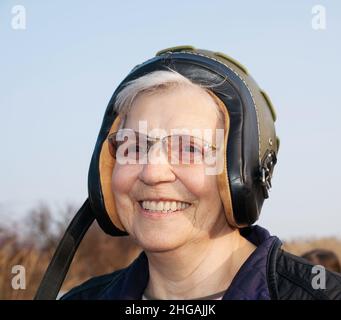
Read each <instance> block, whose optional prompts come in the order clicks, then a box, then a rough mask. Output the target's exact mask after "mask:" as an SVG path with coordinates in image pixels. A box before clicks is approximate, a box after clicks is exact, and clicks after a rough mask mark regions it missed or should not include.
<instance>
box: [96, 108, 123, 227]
mask: <svg viewBox="0 0 341 320" xmlns="http://www.w3.org/2000/svg"><path fill="white" fill-rule="evenodd" d="M121 123H122V119H121V117H120V116H119V115H117V117H116V118H115V120H114V121H113V123H112V126H111V128H110V130H109V132H108V134H107V136H106V138H105V139H104V141H103V144H102V147H101V150H100V154H99V161H98V175H99V183H100V190H101V194H102V198H103V205H102V208H103V209H104V210H105V214H106V216H105V218H103V213H101V214H99V215H97V217H96V219H97V221H98V223H99V225H100V226H101V227H102V228H103V226H105V228H107V225H108V218H109V220H110V222H111V223H112V224H113V226H114V227H116V228H118V229H119V230H120V231H122V232H125V231H126V230H125V228H124V226H123V224H122V222H121V220H120V218H119V216H118V214H117V210H116V205H115V197H114V194H113V192H112V190H111V181H112V173H113V170H114V167H115V163H116V160H115V159H114V158H113V157H112V155H111V153H110V148H109V143H108V139H107V137H108V136H109V135H110V134H111V133H113V132H116V131H118V130H119V128H120V125H121ZM109 227H110V226H109ZM104 230H106V229H104Z"/></svg>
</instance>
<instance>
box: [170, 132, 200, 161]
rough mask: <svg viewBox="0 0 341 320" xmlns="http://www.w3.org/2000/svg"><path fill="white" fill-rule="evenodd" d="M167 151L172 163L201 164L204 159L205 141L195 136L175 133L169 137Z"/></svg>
mask: <svg viewBox="0 0 341 320" xmlns="http://www.w3.org/2000/svg"><path fill="white" fill-rule="evenodd" d="M167 151H168V160H169V161H171V163H172V164H199V163H202V161H203V157H204V153H205V143H204V141H203V140H201V139H199V138H197V137H194V136H190V135H173V136H170V137H169V138H168V144H167Z"/></svg>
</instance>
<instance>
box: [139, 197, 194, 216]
mask: <svg viewBox="0 0 341 320" xmlns="http://www.w3.org/2000/svg"><path fill="white" fill-rule="evenodd" d="M148 201H149V200H148ZM151 201H156V200H151ZM159 201H161V200H159ZM173 201H175V200H173ZM137 203H138V207H139V212H140V213H141V214H142V215H143V216H145V217H147V218H166V217H172V216H176V215H178V214H181V213H183V212H184V211H185V210H187V209H188V208H190V207H191V206H192V205H191V204H190V206H189V207H187V208H185V209H181V210H176V211H171V212H167V213H163V212H162V211H150V210H146V209H143V207H142V200H141V201H138V202H137ZM186 203H187V202H186Z"/></svg>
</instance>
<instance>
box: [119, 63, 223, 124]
mask: <svg viewBox="0 0 341 320" xmlns="http://www.w3.org/2000/svg"><path fill="white" fill-rule="evenodd" d="M183 86H188V87H192V88H200V89H202V90H205V91H206V92H209V93H210V95H211V96H212V92H210V90H209V89H208V88H209V87H210V86H203V85H199V84H196V83H194V82H192V81H191V80H189V79H188V78H186V77H184V76H183V75H181V74H180V73H178V72H176V71H175V70H172V69H170V68H168V70H159V71H153V72H151V73H148V74H146V75H144V76H141V77H139V78H137V79H135V80H131V81H129V82H128V83H126V84H125V85H124V88H123V89H122V90H121V91H120V92H119V93H118V94H117V96H116V100H115V104H114V106H113V110H114V111H116V112H117V113H118V114H119V115H120V116H121V117H122V118H124V120H123V122H122V123H121V125H120V129H121V128H123V127H124V123H125V120H126V116H127V114H128V113H129V111H130V109H131V107H132V105H133V102H134V100H135V99H136V97H137V96H138V95H140V94H142V93H154V92H157V91H160V90H165V89H169V88H174V87H183ZM215 102H216V101H215ZM214 111H215V112H216V113H217V115H218V117H219V118H220V115H221V111H220V110H219V107H218V105H217V104H216V109H215V110H214Z"/></svg>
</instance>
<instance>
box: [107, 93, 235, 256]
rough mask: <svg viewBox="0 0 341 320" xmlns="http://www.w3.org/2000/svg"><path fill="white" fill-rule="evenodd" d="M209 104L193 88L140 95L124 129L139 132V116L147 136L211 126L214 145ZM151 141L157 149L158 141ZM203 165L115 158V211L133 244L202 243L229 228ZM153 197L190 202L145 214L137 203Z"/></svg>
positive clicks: (218, 123)
mask: <svg viewBox="0 0 341 320" xmlns="http://www.w3.org/2000/svg"><path fill="white" fill-rule="evenodd" d="M215 108H216V104H215V102H214V100H213V99H212V97H211V96H210V95H209V94H208V93H206V92H205V91H204V90H202V89H199V88H190V87H177V88H171V89H166V90H162V91H159V92H156V93H153V94H141V95H139V96H138V97H137V99H136V100H135V101H134V103H133V105H132V108H131V111H130V112H129V114H128V116H127V121H126V124H125V128H130V129H133V130H135V131H140V130H139V121H141V120H142V121H146V122H147V128H148V129H147V133H148V134H149V135H150V132H151V130H153V129H154V132H155V130H156V129H163V130H165V131H166V133H167V135H170V134H171V130H172V129H175V128H177V129H179V128H180V129H183V128H186V129H188V130H190V131H191V130H192V129H197V130H199V132H202V134H203V133H204V129H211V130H212V133H213V139H212V142H213V143H214V142H215V141H216V140H215V130H216V129H217V128H220V129H222V128H224V126H223V122H222V120H220V119H219V118H218V115H217V113H216V112H215ZM191 135H194V134H193V133H191ZM152 136H155V135H153V134H152ZM156 136H158V135H157V134H156ZM157 145H158V146H160V148H161V144H160V143H159V144H157ZM154 147H156V145H155V146H154ZM151 150H156V149H154V148H152V149H151ZM157 150H160V149H158V148H157ZM156 153H158V152H157V151H150V153H149V154H148V156H150V157H154V156H156ZM160 156H161V157H162V156H163V157H164V159H167V155H164V153H163V152H159V153H158V157H160ZM206 167H207V164H205V163H201V164H191V165H188V164H184V165H181V164H180V165H179V164H174V165H173V164H172V163H169V162H168V161H164V162H163V163H155V161H154V162H153V163H146V164H123V165H122V164H119V163H117V162H116V164H115V167H114V170H113V175H112V191H113V192H114V197H115V203H116V209H117V213H118V215H119V217H120V220H121V222H122V224H123V226H124V227H125V229H126V230H127V232H128V233H129V234H130V235H131V236H132V237H133V238H134V240H135V241H136V242H137V244H139V245H140V246H141V247H142V248H144V249H145V250H146V251H154V252H161V251H166V250H172V249H176V248H178V247H181V246H183V245H186V244H187V245H188V244H190V243H194V242H195V243H198V242H200V241H208V240H209V238H212V237H214V236H215V234H217V233H218V232H219V231H220V232H221V229H222V228H226V230H230V229H229V227H228V225H227V223H226V219H225V214H224V209H223V206H222V203H221V200H220V197H219V192H218V185H217V179H216V176H215V175H207V174H206V172H205V168H206ZM159 199H165V200H166V199H168V200H169V202H172V200H176V201H177V202H184V203H187V204H189V205H190V206H189V207H186V208H185V209H182V210H178V211H175V212H173V213H160V214H150V210H148V209H147V210H144V209H143V207H142V206H141V202H142V201H143V200H144V201H148V200H154V201H155V202H156V203H157V202H158V201H157V200H159ZM144 204H146V202H145V203H144ZM149 204H150V203H149ZM147 205H148V204H147ZM173 206H174V204H173ZM148 208H150V207H148ZM159 208H161V207H159ZM173 208H174V207H173ZM177 208H178V207H177ZM154 210H155V209H154ZM154 212H155V211H154Z"/></svg>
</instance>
